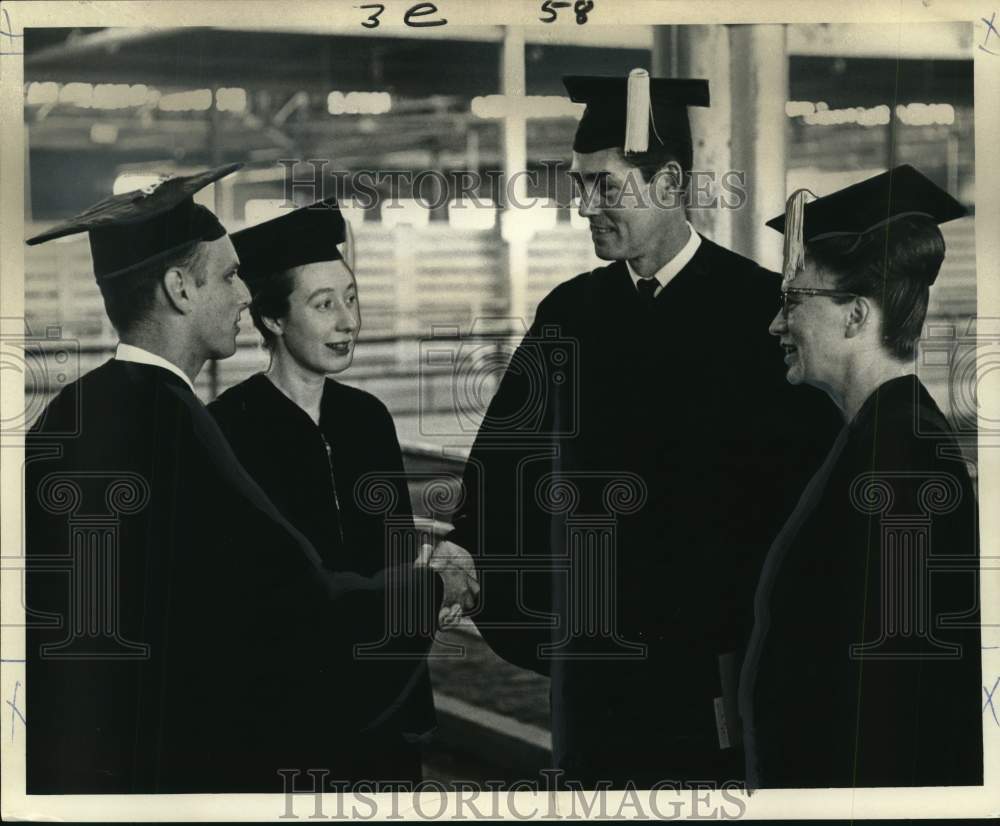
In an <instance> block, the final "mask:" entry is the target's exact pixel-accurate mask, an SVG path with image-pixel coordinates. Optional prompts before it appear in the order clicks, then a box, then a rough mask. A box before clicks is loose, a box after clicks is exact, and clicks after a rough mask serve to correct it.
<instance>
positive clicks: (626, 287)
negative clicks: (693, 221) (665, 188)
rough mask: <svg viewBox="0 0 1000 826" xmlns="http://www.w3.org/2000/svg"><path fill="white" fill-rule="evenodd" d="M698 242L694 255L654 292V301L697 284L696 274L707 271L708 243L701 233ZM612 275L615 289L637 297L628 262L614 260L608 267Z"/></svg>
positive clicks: (667, 298)
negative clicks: (657, 291)
mask: <svg viewBox="0 0 1000 826" xmlns="http://www.w3.org/2000/svg"><path fill="white" fill-rule="evenodd" d="M698 238H699V241H700V243H699V244H698V248H697V249H696V250H695V252H694V255H693V256H691V260H689V261H688V262H687V263H686V264H685V265H684V266H683V267H681V269H680V270H679V271H678V272H677V273H676V274H675V275H674V276H673V277H672V278H671V279H670V280H669V281H668V282H667V284H666V285H665V286H664V287H663V289H661V290H660V291H659V293H657V294H656V298H655V299H653V300H654V303H657V304H659V303H660V302H661V301H662V300H663V299H664V296H666V300H668V301H669V300H670V298H671V296H673V295H674V294H676V293H678V292H681V291H683V290H686V289H690V288H691V287H693V286H696V285H697V284H699V283H700V282H699V280H698V276H699V275H703V274H705V273H707V272H708V270H709V269H710V268H709V255H710V253H709V251H708V248H709V246H710V243H711V242H709V241H708V239H706V238H705V237H704V236H702V235H700V234H699V235H698ZM608 269H609V270H610V272H611V273H612V275H613V280H614V284H615V287H616V289H620V290H621V291H623V292H625V291H627V292H628V293H629V294H631V295H632V296H634V297H635V298H636V299H638V297H639V294H638V292H636V288H635V284H634V283H633V281H632V276H631V274H630V273H629V268H628V264H627V263H626V262H625V260H624V259H623V260H620V261H614V262H613V263H611V264H610V265H609V267H608Z"/></svg>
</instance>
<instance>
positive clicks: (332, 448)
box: [208, 374, 435, 780]
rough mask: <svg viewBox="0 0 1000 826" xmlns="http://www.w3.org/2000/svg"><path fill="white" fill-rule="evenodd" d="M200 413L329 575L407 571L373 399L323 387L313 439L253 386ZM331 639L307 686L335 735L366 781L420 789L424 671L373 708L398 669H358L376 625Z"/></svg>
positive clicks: (406, 531)
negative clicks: (366, 767)
mask: <svg viewBox="0 0 1000 826" xmlns="http://www.w3.org/2000/svg"><path fill="white" fill-rule="evenodd" d="M208 409H209V412H211V413H212V414H213V416H215V418H216V421H218V423H219V426H220V427H221V428H222V431H223V432H224V433H225V434H226V437H227V438H228V439H229V442H230V444H231V445H232V446H233V450H234V451H235V453H236V455H237V456H238V457H239V460H240V462H241V463H242V464H243V466H244V467H245V468H246V469H247V471H249V473H250V475H251V476H253V478H254V479H255V480H256V481H257V482H258V483H259V484H260V486H261V487H262V488H263V489H264V490H265V492H266V493H267V495H268V496H269V497H270V498H271V501H272V502H274V503H275V505H276V506H277V507H278V509H279V510H280V511H281V512H282V513H283V514H284V515H285V517H286V518H287V519H288V520H289V521H290V522H291V523H292V524H293V525H295V526H296V527H298V528H299V530H301V531H302V533H303V534H305V535H306V537H308V538H309V540H310V541H311V542H312V544H313V546H314V547H315V548H316V550H317V552H318V553H319V554H320V556H321V557H322V558H323V564H324V565H325V566H326V567H327V568H329V569H330V570H332V571H353V572H355V573H359V574H363V575H365V576H370V575H372V574H374V573H375V572H376V571H378V570H380V569H382V568H386V567H393V566H399V565H412V563H413V560H414V558H415V555H416V552H417V548H416V535H415V533H414V530H413V512H412V509H411V505H410V498H409V493H408V490H407V485H406V478H405V473H404V470H403V459H402V454H401V452H400V447H399V441H398V439H397V437H396V428H395V425H394V424H393V421H392V417H391V415H390V414H389V411H388V410H387V409H386V407H385V405H384V404H382V402H380V401H379V400H378V399H377V398H375V397H374V396H372V395H371V394H370V393H366V392H364V391H363V390H358V389H355V388H353V387H348V386H346V385H343V384H340V383H338V382H336V381H333V380H330V379H328V380H327V381H326V384H325V386H324V389H323V397H322V402H321V407H320V421H319V426H318V427H317V425H316V424H315V423H314V422H313V421H312V419H310V418H309V416H308V414H306V413H305V411H303V410H302V409H301V408H300V407H299V406H298V405H297V404H295V403H294V402H293V401H291V400H290V399H289V398H288V397H287V396H285V394H284V393H282V392H281V391H280V390H279V389H278V388H277V387H276V386H275V385H274V384H273V383H272V382H271V381H270V380H269V379H268V378H267V377H266V376H264V375H263V374H257V375H255V376H252V377H250V378H249V379H247V380H246V381H244V382H241V383H240V384H238V385H236V386H235V387H231V388H230V389H229V390H227V391H226V392H224V393H223V394H222V395H221V396H220V397H219V398H218V399H216V400H215V401H214V402H212V403H211V404H210V405H209V406H208ZM339 630H340V631H341V632H342V634H341V637H340V639H338V641H337V645H336V646H335V647H332V648H331V650H330V654H331V659H330V660H329V662H325V663H324V662H320V661H317V663H316V665H317V670H318V675H317V680H324V676H322V675H329V676H326V677H325V682H327V683H329V685H328V686H327V689H326V690H327V691H328V692H329V694H328V696H327V697H326V698H325V699H323V700H322V702H323V703H324V704H326V705H329V706H331V707H334V708H336V709H337V710H338V711H339V713H340V714H341V716H342V723H341V725H342V731H343V732H344V734H345V735H347V734H349V733H351V734H353V736H354V737H355V740H356V743H355V745H353V746H352V749H353V750H354V751H355V752H357V753H365V754H367V755H368V756H369V757H368V759H369V762H370V763H371V764H372V767H373V768H372V771H373V772H375V773H376V776H379V777H382V778H386V779H388V778H390V777H397V775H399V773H400V772H401V771H403V770H404V768H405V767H406V766H407V765H409V766H410V770H409V772H408V773H407V776H406V778H397V779H414V780H419V779H420V760H419V751H418V747H417V746H416V745H415V741H416V740H417V739H418V738H421V737H423V736H426V735H427V734H429V732H430V731H431V730H432V729H433V728H434V725H435V720H434V704H433V699H432V695H431V687H430V676H429V673H428V670H427V667H426V665H425V664H424V665H421V666H420V667H419V669H418V674H417V676H416V678H415V679H414V678H411V677H408V681H409V682H408V683H407V684H405V685H399V686H396V687H395V688H394V689H393V690H391V691H390V692H389V693H391V694H402V695H404V696H403V699H402V700H401V701H400V702H399V703H398V704H396V705H395V706H393V707H390V708H380V707H378V706H377V705H373V701H375V702H382V701H384V699H385V697H386V694H387V690H386V686H383V685H381V683H382V682H384V681H392V680H394V679H398V678H399V676H400V675H399V669H398V668H397V667H396V666H395V665H394V664H391V663H386V662H385V661H384V660H382V659H379V658H375V657H372V658H370V659H358V658H357V657H355V656H354V651H353V647H354V645H356V644H370V645H374V644H376V643H378V641H379V635H380V633H381V623H378V624H376V625H375V626H373V627H365V626H363V625H360V624H358V625H355V624H348V625H345V626H344V627H343V628H342V629H339ZM372 653H377V651H373V652H372ZM331 676H332V678H333V680H332V682H331V680H330V677H331ZM372 720H375V721H377V722H376V724H375V725H371V721H372ZM363 727H366V730H365V731H363V732H362V728H363Z"/></svg>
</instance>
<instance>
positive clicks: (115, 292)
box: [99, 241, 206, 336]
mask: <svg viewBox="0 0 1000 826" xmlns="http://www.w3.org/2000/svg"><path fill="white" fill-rule="evenodd" d="M200 258H201V244H200V243H199V242H198V241H194V242H193V243H191V244H188V245H187V246H185V247H184V248H183V249H181V250H179V251H178V252H176V253H174V254H172V255H170V256H169V257H167V258H158V259H156V260H154V261H152V262H149V263H144V264H140V265H139V266H137V267H135V268H133V269H132V270H131V271H130V272H128V273H123V274H122V275H119V276H118V277H117V278H111V279H108V280H105V281H101V282H99V287H100V290H101V295H102V296H103V298H104V310H105V312H106V313H107V314H108V318H109V319H110V320H111V324H112V326H113V327H114V328H115V330H117V331H118V335H119V336H121V335H125V334H128V333H130V332H132V330H134V329H135V327H136V326H137V325H138V324H139V323H140V322H141V321H143V320H144V319H145V318H146V317H147V316H148V315H149V311H150V310H151V309H152V307H153V301H154V298H155V296H156V288H157V286H158V285H159V284H160V282H161V280H162V279H163V276H164V274H165V273H166V272H167V270H169V269H170V268H171V267H182V268H184V269H187V270H190V271H191V272H193V273H194V280H195V284H196V285H197V286H199V287H200V286H201V285H202V284H204V283H205V278H206V274H205V273H204V272H202V271H201V268H200V267H199V266H198V264H199V262H200Z"/></svg>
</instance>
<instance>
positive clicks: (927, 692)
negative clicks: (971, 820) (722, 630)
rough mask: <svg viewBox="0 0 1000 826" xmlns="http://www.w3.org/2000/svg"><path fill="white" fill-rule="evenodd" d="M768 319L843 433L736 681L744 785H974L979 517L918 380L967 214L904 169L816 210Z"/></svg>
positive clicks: (944, 425) (759, 608) (792, 521)
mask: <svg viewBox="0 0 1000 826" xmlns="http://www.w3.org/2000/svg"><path fill="white" fill-rule="evenodd" d="M805 194H806V193H805V191H800V192H797V193H795V194H794V195H793V196H792V197H791V198H790V199H789V203H788V209H787V211H786V213H785V215H783V216H780V217H778V218H775V219H773V220H772V221H770V222H769V223H768V225H769V226H772V227H774V228H775V229H777V230H779V231H782V232H784V233H785V274H784V275H785V277H784V282H783V284H782V306H781V308H780V310H779V312H778V313H777V314H776V315H775V318H774V320H773V321H772V323H771V327H770V331H771V333H772V334H773V335H775V336H777V337H778V339H779V341H780V344H781V347H782V349H783V351H784V360H785V364H786V365H787V369H788V373H787V378H788V381H789V382H791V383H792V384H809V385H813V386H815V387H818V388H821V389H822V390H824V391H825V392H826V393H827V394H829V396H830V397H831V398H832V399H833V401H834V402H835V403H836V405H837V406H838V407H839V409H840V411H841V413H842V415H843V419H844V428H843V430H842V432H841V433H840V435H839V437H838V438H837V440H836V442H835V443H834V446H833V448H832V450H831V452H830V454H829V455H828V457H827V459H826V461H825V462H824V464H823V465H822V466H821V468H820V469H819V471H817V473H816V475H815V476H814V478H813V479H812V480H811V482H810V483H809V485H808V486H807V487H806V489H805V490H804V491H803V493H802V496H801V499H800V500H799V502H798V505H797V506H796V508H795V509H794V511H793V512H792V513H791V515H790V516H789V518H788V520H787V522H786V524H785V525H784V527H783V528H782V530H781V531H780V533H779V534H778V536H777V537H776V538H775V540H774V542H773V544H772V546H771V549H770V551H769V553H768V557H767V560H766V562H765V564H764V567H763V570H762V573H761V578H760V581H759V584H758V589H757V594H756V600H755V626H754V630H753V634H752V637H751V641H750V645H749V648H748V653H747V657H746V660H745V662H744V666H743V671H742V674H741V679H740V710H741V714H742V718H743V730H744V750H745V752H746V757H747V773H748V784H749V785H750V786H752V787H771V788H774V787H777V788H803V787H841V786H847V787H865V786H929V785H979V784H981V783H982V782H983V762H982V716H981V705H982V703H981V684H982V683H981V680H980V670H981V669H980V656H981V654H980V635H979V602H978V593H979V591H978V578H977V576H976V573H975V572H976V570H977V567H978V564H977V563H978V526H977V505H976V498H975V493H974V489H973V485H972V482H971V480H970V477H969V473H968V471H967V468H966V465H965V463H964V461H963V460H962V458H961V450H960V448H959V445H958V442H957V440H956V437H955V435H954V433H953V432H952V430H951V428H950V426H949V424H948V422H947V420H946V418H945V416H944V415H943V414H942V412H941V410H940V409H939V408H938V406H937V404H935V402H934V400H933V399H932V398H931V396H930V395H929V394H928V392H927V390H926V388H925V387H924V386H923V384H922V383H921V382H920V380H919V379H918V378H917V377H916V376H915V374H914V366H915V345H916V341H917V339H918V337H919V336H920V333H921V328H922V325H923V322H924V317H925V315H926V312H927V303H928V295H929V289H930V286H931V285H932V284H933V283H934V280H935V278H936V277H937V274H938V270H939V268H940V266H941V262H942V260H943V258H944V251H945V246H944V241H943V239H942V236H941V232H940V230H939V229H938V224H939V223H943V222H945V221H949V220H952V219H954V218H958V217H960V216H962V215H964V214H965V210H964V209H963V208H962V206H961V205H960V204H959V203H958V202H957V201H955V200H954V199H953V198H951V196H949V195H948V194H947V193H945V192H944V191H943V190H941V189H939V188H938V187H937V186H935V185H934V184H933V183H932V182H931V181H929V180H928V179H927V178H925V177H924V176H923V175H921V174H920V173H919V172H917V171H916V170H915V169H913V168H912V167H909V166H900V167H896V168H895V169H893V170H891V171H889V172H887V173H885V174H883V175H879V176H877V177H875V178H871V179H868V180H866V181H863V182H862V183H859V184H856V185H854V186H851V187H848V188H846V189H843V190H840V191H839V192H836V193H834V194H832V195H828V196H826V197H823V198H819V199H817V200H815V201H812V202H810V203H808V204H807V203H805Z"/></svg>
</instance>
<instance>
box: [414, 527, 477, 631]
mask: <svg viewBox="0 0 1000 826" xmlns="http://www.w3.org/2000/svg"><path fill="white" fill-rule="evenodd" d="M413 564H414V565H426V566H428V567H430V568H431V569H433V570H435V571H437V572H438V573H439V574H440V575H441V580H442V581H443V582H444V599H443V600H442V602H441V611H440V612H439V613H438V623H439V624H440V625H441V627H442V628H447V627H448V626H449V625H453V624H454V623H456V622H458V620H459V618H460V617H461V616H462V613H463V612H464V611H469V610H471V609H472V608H473V606H475V604H476V597H478V596H479V577H478V576H477V575H476V565H475V563H474V562H473V561H472V556H471V554H469V552H468V551H467V550H465V548H463V547H461V546H460V545H456V544H455V543H454V542H439V543H438V545H437V547H436V548H435V547H432V546H431V545H422V546H421V548H420V555H419V556H418V557H417V559H416V561H415V562H414V563H413Z"/></svg>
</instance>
